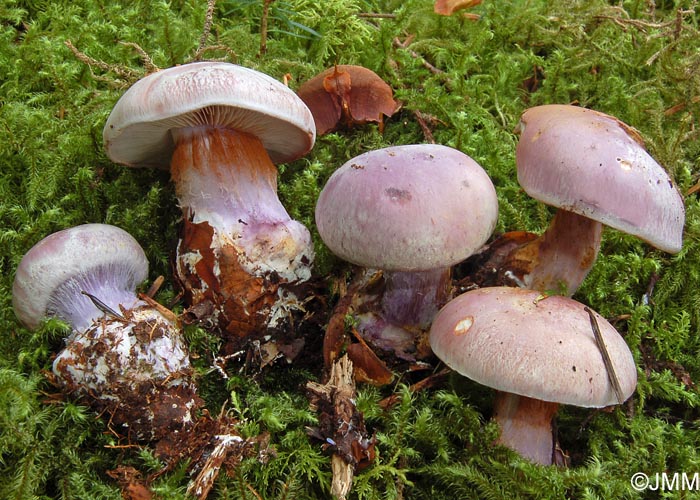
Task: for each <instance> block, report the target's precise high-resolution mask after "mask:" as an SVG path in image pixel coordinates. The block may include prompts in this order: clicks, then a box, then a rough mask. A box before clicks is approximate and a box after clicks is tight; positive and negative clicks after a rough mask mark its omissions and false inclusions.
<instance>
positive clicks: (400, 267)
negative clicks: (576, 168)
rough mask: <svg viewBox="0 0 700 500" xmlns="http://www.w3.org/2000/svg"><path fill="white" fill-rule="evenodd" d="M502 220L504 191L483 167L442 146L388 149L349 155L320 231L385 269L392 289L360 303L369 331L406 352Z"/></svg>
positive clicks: (319, 219) (320, 215) (354, 257)
mask: <svg viewBox="0 0 700 500" xmlns="http://www.w3.org/2000/svg"><path fill="white" fill-rule="evenodd" d="M497 218H498V200H497V198H496V191H495V189H494V187H493V184H492V183H491V179H490V178H489V176H488V175H487V174H486V172H485V171H484V170H483V169H482V168H481V166H479V165H478V164H477V163H476V162H475V161H474V160H472V159H471V158H470V157H469V156H467V155H465V154H464V153H462V152H460V151H458V150H456V149H453V148H450V147H447V146H441V145H435V144H420V145H405V146H393V147H387V148H384V149H379V150H375V151H370V152H367V153H364V154H361V155H359V156H357V157H355V158H353V159H351V160H349V161H348V162H346V163H345V164H344V165H342V166H341V167H340V168H339V169H338V170H337V171H335V172H334V173H333V175H332V176H331V177H330V178H329V180H328V182H327V183H326V185H325V186H324V188H323V190H322V191H321V194H320V196H319V198H318V202H317V204H316V224H317V226H318V231H319V234H320V236H321V238H322V239H323V241H324V242H325V243H326V245H327V246H328V247H329V248H330V250H331V251H332V252H333V253H335V254H336V255H337V256H339V257H340V258H342V259H345V260H347V261H349V262H351V263H353V264H356V265H358V266H362V267H365V268H372V269H381V270H382V271H383V278H384V284H385V287H384V290H383V293H382V292H380V293H378V294H375V295H373V293H368V294H367V296H366V297H365V299H364V300H363V301H362V302H364V304H362V306H361V307H358V309H360V310H359V311H358V314H357V315H356V317H357V319H358V322H359V326H360V330H361V331H362V333H363V335H364V336H365V337H366V338H368V339H371V341H372V343H373V344H374V345H376V346H378V347H381V348H383V349H385V350H388V351H392V350H393V351H394V352H395V353H396V354H397V356H399V357H403V358H406V359H412V358H413V356H414V355H415V352H413V351H415V345H416V340H418V343H420V340H421V339H420V331H422V330H426V329H427V327H428V326H430V322H431V321H432V318H433V316H434V315H435V313H436V312H437V311H438V309H439V308H440V307H441V306H442V305H443V304H444V303H445V302H446V301H447V300H448V298H449V294H450V286H451V284H450V267H451V266H452V265H454V264H456V263H457V262H460V261H461V260H463V259H465V258H466V257H468V256H469V255H471V254H472V252H474V250H476V249H477V248H479V247H480V246H481V245H482V244H483V243H484V242H485V241H486V240H487V239H488V237H489V236H490V235H491V233H492V231H493V229H494V227H495V225H496V220H497ZM375 301H378V302H379V306H378V307H377V306H376V305H375V304H374V302H375ZM362 309H364V310H362ZM412 331H413V332H415V331H418V333H419V334H418V339H416V338H415V337H416V335H415V333H412Z"/></svg>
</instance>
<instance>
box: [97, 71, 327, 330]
mask: <svg viewBox="0 0 700 500" xmlns="http://www.w3.org/2000/svg"><path fill="white" fill-rule="evenodd" d="M103 135H104V143H105V149H106V150H107V154H108V155H109V157H110V158H111V159H112V160H113V161H115V162H117V163H121V164H124V165H128V166H156V167H162V168H168V167H169V168H170V173H171V177H172V180H173V182H174V184H175V191H176V194H177V197H178V200H179V202H180V206H181V208H182V211H183V216H184V217H183V218H184V229H183V231H182V234H181V238H180V242H179V245H178V249H177V261H176V271H177V275H178V277H179V279H180V281H181V282H182V284H183V287H184V289H185V294H186V300H187V301H188V303H189V305H190V310H191V311H194V312H195V316H198V317H199V318H200V319H203V320H204V319H208V320H210V321H212V322H213V325H215V326H216V327H217V328H218V329H220V330H221V331H224V332H226V333H227V334H228V335H230V336H234V337H245V336H247V335H249V334H251V333H253V332H255V331H258V332H260V331H264V330H265V329H266V328H267V327H268V326H275V325H276V323H277V322H278V320H279V319H280V318H282V317H284V308H293V307H295V304H296V297H295V296H294V294H293V292H292V291H290V290H289V289H288V288H286V285H289V284H295V283H298V282H302V281H305V280H308V279H309V277H310V276H311V265H312V262H313V258H314V252H313V244H312V241H311V236H310V233H309V231H308V230H307V228H306V227H304V226H303V225H302V224H301V223H299V222H297V221H295V220H292V219H291V218H290V217H289V214H288V213H287V211H286V210H285V208H284V207H283V206H282V204H281V202H280V200H279V198H278V196H277V168H276V167H275V165H274V163H273V162H288V161H292V160H295V159H297V158H299V157H301V156H303V155H304V154H305V153H307V152H308V151H309V150H310V149H311V147H312V146H313V144H314V139H315V128H314V122H313V117H312V116H311V112H310V111H309V109H308V108H307V107H306V105H305V104H304V103H303V102H302V101H301V99H299V98H298V97H297V96H296V94H295V93H294V92H293V91H291V90H290V89H289V88H287V87H286V86H285V85H283V84H282V83H281V82H278V81H277V80H274V79H273V78H271V77H269V76H267V75H265V74H263V73H260V72H258V71H254V70H251V69H247V68H243V67H240V66H236V65H234V64H228V63H217V62H199V63H191V64H186V65H183V66H177V67H174V68H170V69H166V70H163V71H159V72H157V73H153V74H151V75H149V76H147V77H145V78H143V79H142V80H140V81H138V82H136V83H135V84H134V85H133V86H132V87H131V88H129V89H128V90H127V91H126V93H125V94H124V95H123V96H122V97H121V99H119V101H118V102H117V104H116V105H115V107H114V109H113V110H112V113H111V114H110V116H109V118H108V120H107V123H106V125H105V127H104V134H103Z"/></svg>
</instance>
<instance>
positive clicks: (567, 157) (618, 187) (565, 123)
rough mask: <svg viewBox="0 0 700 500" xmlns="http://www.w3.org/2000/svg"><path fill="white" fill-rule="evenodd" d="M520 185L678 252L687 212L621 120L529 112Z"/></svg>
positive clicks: (555, 108)
mask: <svg viewBox="0 0 700 500" xmlns="http://www.w3.org/2000/svg"><path fill="white" fill-rule="evenodd" d="M519 129H520V140H519V142H518V147H517V155H516V163H517V168H518V181H519V182H520V185H521V186H522V187H523V189H524V190H525V191H526V192H527V193H528V194H529V195H530V196H532V197H533V198H535V199H537V200H540V201H542V202H544V203H546V204H548V205H551V206H554V207H559V208H562V209H564V210H569V211H571V212H575V213H577V214H579V215H583V216H584V217H588V218H590V219H593V220H596V221H598V222H601V223H603V224H605V225H607V226H610V227H612V228H615V229H618V230H620V231H624V232H626V233H628V234H632V235H635V236H637V237H639V238H641V239H643V240H645V241H647V242H649V243H650V244H652V245H654V246H655V247H657V248H659V249H661V250H664V251H667V252H671V253H676V252H678V251H680V249H681V247H682V245H683V226H684V223H685V206H684V203H683V197H682V196H681V194H680V192H679V191H678V189H677V188H676V186H675V185H674V184H673V182H672V181H671V179H670V177H669V176H668V173H667V172H666V171H665V170H664V169H663V167H662V166H661V165H659V164H658V163H657V162H656V161H655V160H654V159H653V158H652V157H651V156H650V155H649V153H648V152H647V151H646V149H645V148H644V146H643V145H642V144H641V143H640V142H641V139H640V138H639V137H638V134H637V133H636V132H635V131H633V130H632V129H631V128H630V127H629V126H627V125H625V124H624V123H622V122H621V121H620V120H618V119H616V118H614V117H612V116H609V115H606V114H604V113H600V112H598V111H593V110H590V109H585V108H580V107H577V106H570V105H561V104H549V105H545V106H536V107H533V108H530V109H528V110H526V111H525V113H523V115H522V117H521V121H520V125H519Z"/></svg>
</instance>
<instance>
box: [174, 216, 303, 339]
mask: <svg viewBox="0 0 700 500" xmlns="http://www.w3.org/2000/svg"><path fill="white" fill-rule="evenodd" d="M297 225H298V226H299V227H300V228H301V229H302V230H303V232H304V233H306V234H308V231H307V230H306V228H304V227H303V226H302V225H301V224H299V223H297V222H296V221H289V222H288V223H286V224H279V225H277V226H276V227H274V228H267V230H266V231H264V232H263V234H264V235H265V236H264V238H259V239H257V240H256V241H254V243H253V244H252V245H251V244H250V242H247V241H245V240H244V238H242V237H241V238H236V239H234V238H233V237H231V236H229V235H225V234H219V232H218V231H217V230H216V229H215V228H213V227H212V226H210V225H209V224H208V223H207V222H199V223H195V222H191V221H185V227H184V230H183V238H182V239H181V240H180V243H179V246H178V253H177V259H176V267H177V269H176V271H177V276H178V278H179V280H180V284H181V286H182V288H183V290H184V294H185V301H186V303H187V304H190V307H189V308H188V309H187V311H186V312H185V318H186V321H189V322H196V321H201V322H202V325H203V326H204V327H205V328H207V329H209V330H212V331H215V332H217V333H220V334H222V336H224V337H225V338H226V339H228V340H233V341H237V340H240V341H244V340H246V339H247V340H250V339H260V338H262V337H264V336H265V335H268V334H269V333H270V332H271V331H272V330H274V329H275V328H278V327H280V326H282V325H284V324H285V321H286V320H287V319H289V318H290V317H291V315H293V314H294V313H295V312H299V313H303V312H304V297H305V296H306V295H307V294H306V293H304V292H302V291H301V290H303V289H304V283H305V282H306V281H307V280H308V279H309V278H310V277H311V264H312V262H313V248H312V244H311V241H310V237H309V238H308V242H307V240H306V238H299V237H297V235H296V234H295V233H296V232H298V231H297V229H298V228H297ZM258 254H264V255H265V258H260V257H259V256H258ZM300 297H301V298H300Z"/></svg>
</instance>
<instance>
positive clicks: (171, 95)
mask: <svg viewBox="0 0 700 500" xmlns="http://www.w3.org/2000/svg"><path fill="white" fill-rule="evenodd" d="M205 125H206V126H214V127H225V128H231V129H235V130H238V131H240V132H246V133H249V134H252V135H254V136H256V137H258V138H259V139H260V140H261V141H262V143H263V146H264V147H265V149H266V150H267V152H268V154H269V155H270V158H271V159H272V161H273V162H275V163H283V162H288V161H292V160H295V159H297V158H299V157H301V156H303V155H304V154H305V153H307V152H308V151H309V150H310V149H311V148H312V147H313V144H314V140H315V137H316V128H315V125H314V119H313V116H312V115H311V111H309V109H308V108H307V106H306V104H304V102H303V101H302V100H301V99H300V98H299V97H298V96H297V95H296V94H295V93H294V92H293V91H292V90H291V89H289V88H288V87H287V86H286V85H284V84H283V83H281V82H279V81H277V80H275V79H274V78H272V77H270V76H268V75H266V74H264V73H261V72H259V71H255V70H253V69H249V68H244V67H242V66H238V65H235V64H230V63H225V62H195V63H190V64H184V65H182V66H175V67H173V68H168V69H165V70H161V71H158V72H156V73H152V74H150V75H148V76H146V77H145V78H143V79H141V80H139V81H137V82H136V83H135V84H134V85H132V86H131V87H130V88H129V89H128V90H127V91H126V92H125V93H124V95H123V96H122V97H121V98H120V99H119V101H118V102H117V104H116V105H115V106H114V109H113V110H112V113H111V114H110V115H109V118H108V119H107V123H106V124H105V127H104V130H103V139H104V145H105V150H106V151H107V154H108V155H109V157H110V158H111V159H112V160H113V161H114V162H116V163H120V164H123V165H128V166H156V167H161V168H168V166H169V165H170V158H171V156H172V152H173V149H174V142H173V138H172V133H171V130H174V129H178V128H182V127H197V126H205Z"/></svg>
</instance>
